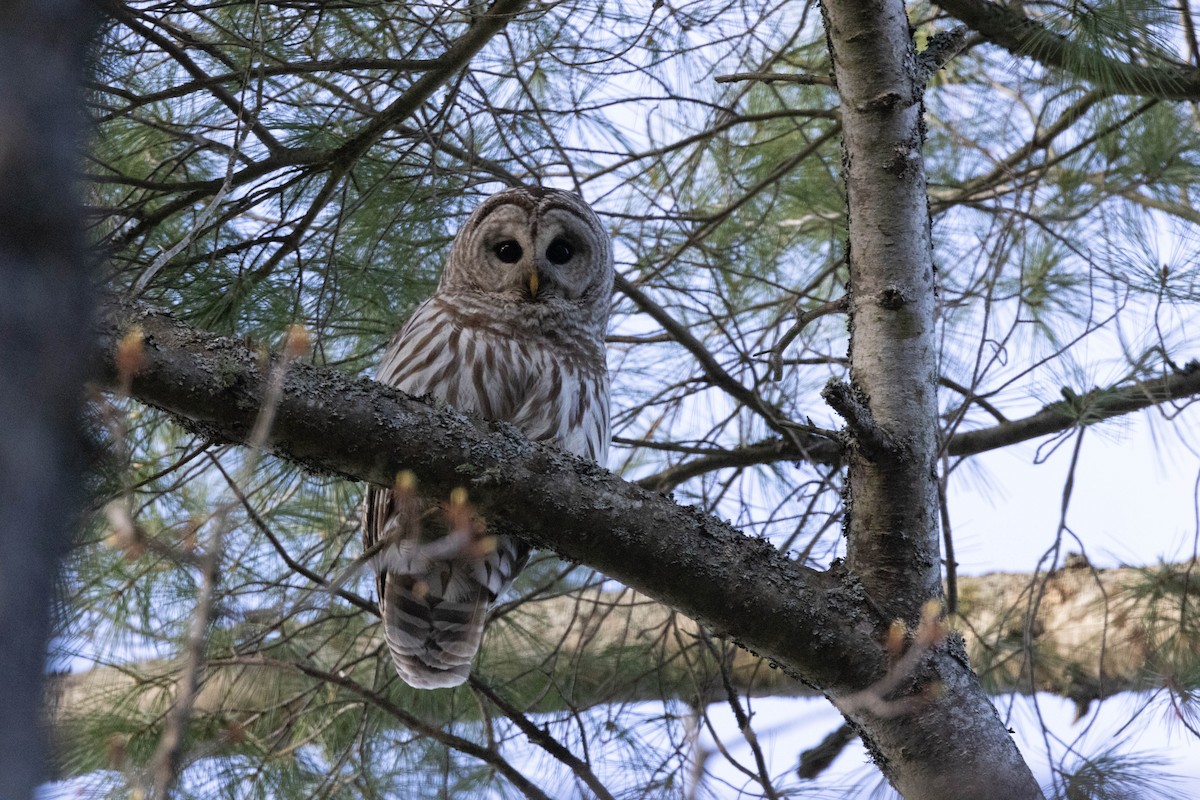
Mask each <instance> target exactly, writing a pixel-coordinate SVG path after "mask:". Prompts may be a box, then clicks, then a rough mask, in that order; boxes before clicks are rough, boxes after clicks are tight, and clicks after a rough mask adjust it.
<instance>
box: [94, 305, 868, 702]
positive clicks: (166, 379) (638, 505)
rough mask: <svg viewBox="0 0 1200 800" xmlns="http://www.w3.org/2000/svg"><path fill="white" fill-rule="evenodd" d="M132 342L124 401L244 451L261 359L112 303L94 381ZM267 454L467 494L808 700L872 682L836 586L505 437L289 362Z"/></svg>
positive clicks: (623, 485)
mask: <svg viewBox="0 0 1200 800" xmlns="http://www.w3.org/2000/svg"><path fill="white" fill-rule="evenodd" d="M135 328H136V329H137V330H138V331H139V332H140V336H141V337H142V342H143V344H142V353H141V357H140V359H139V360H140V361H141V368H140V371H138V372H137V374H136V376H135V377H133V379H132V382H131V383H130V386H129V389H130V391H131V393H132V395H133V396H134V397H136V398H138V399H139V400H142V401H143V402H146V403H148V404H150V405H153V406H157V407H159V408H162V409H164V410H166V411H168V412H171V413H172V414H174V415H176V417H177V418H179V419H180V421H181V422H183V423H184V424H185V425H187V426H189V427H191V428H193V429H194V430H197V431H199V432H201V433H203V434H205V435H207V436H209V437H211V438H212V439H214V440H215V441H232V442H245V441H246V439H247V437H248V435H249V432H250V429H251V426H252V425H253V423H254V420H255V419H256V417H257V415H258V410H259V409H260V408H261V407H262V405H263V401H264V396H265V393H266V387H267V383H268V374H269V371H270V369H271V363H270V362H271V360H270V359H269V358H268V357H267V356H266V355H265V351H260V350H259V349H258V348H256V347H253V346H250V345H248V344H247V343H246V342H244V341H240V340H232V339H227V338H223V337H218V336H213V335H211V334H206V333H201V332H198V331H195V330H192V329H189V328H187V327H186V326H183V325H180V324H179V323H177V322H175V321H173V320H171V319H170V318H169V317H166V316H164V315H161V314H154V313H151V312H149V311H146V310H144V309H139V308H136V307H132V306H121V305H110V306H109V307H108V312H107V315H106V318H105V319H104V320H103V321H102V322H101V324H100V335H99V337H98V339H97V342H96V343H97V350H96V352H95V356H96V357H95V358H94V359H93V363H94V365H95V368H96V372H95V375H94V377H95V378H96V379H97V380H98V381H99V382H101V383H103V384H105V385H107V386H114V387H115V386H117V385H119V384H120V383H121V377H120V374H119V370H118V367H117V363H116V354H117V350H118V345H119V343H120V342H121V340H122V339H124V338H125V336H126V335H127V334H128V333H129V332H130V331H132V330H133V329H135ZM268 447H269V449H270V450H271V451H272V452H274V453H276V454H278V455H281V456H283V457H286V458H289V459H291V460H293V461H296V462H298V463H299V464H301V465H302V466H305V467H306V468H308V469H310V470H315V471H319V472H333V473H336V474H339V475H342V476H345V477H349V478H354V479H357V480H366V481H370V482H373V483H376V484H378V485H381V486H389V485H391V483H392V482H393V480H394V479H395V476H396V475H397V473H398V472H400V471H401V470H412V471H413V472H414V473H415V474H416V475H417V476H418V478H419V479H420V487H421V490H422V491H423V492H426V493H428V494H429V495H430V496H434V497H445V496H447V495H448V494H449V492H450V491H451V490H452V489H454V488H456V487H460V486H461V487H465V488H467V490H468V494H469V498H470V501H471V502H472V503H473V504H474V505H475V506H476V507H477V508H478V509H479V511H480V512H481V513H482V514H483V515H484V516H485V517H487V519H488V520H489V524H490V525H491V526H492V528H493V529H494V530H497V531H504V530H513V531H519V532H520V533H521V534H522V535H524V536H526V538H528V539H529V540H530V541H532V542H533V543H534V544H536V545H539V546H541V547H545V548H549V549H551V550H554V551H555V552H557V553H559V554H560V555H562V556H563V557H564V558H567V559H569V560H574V561H580V562H583V563H586V564H588V565H590V566H593V567H595V568H596V569H598V570H601V571H602V572H604V573H605V574H607V575H609V576H611V577H613V578H616V579H617V580H620V581H622V582H623V583H625V584H627V585H629V586H632V587H634V588H637V589H639V590H641V591H643V592H645V593H646V594H648V595H650V596H651V597H654V598H655V599H657V600H659V601H661V602H664V603H666V604H668V605H670V606H671V607H673V608H675V609H677V610H679V611H681V612H683V613H684V614H686V615H688V616H690V617H692V618H694V619H696V620H698V621H700V622H702V623H704V624H706V625H708V626H710V627H711V628H713V629H714V630H716V631H718V632H720V633H723V634H729V635H730V636H732V637H734V638H735V639H736V640H737V641H738V642H739V643H741V644H743V645H744V646H746V647H747V648H749V649H750V650H753V651H756V652H758V653H761V654H762V655H764V656H769V657H770V658H772V659H774V660H775V661H777V662H778V663H779V664H781V665H783V666H785V667H786V668H787V669H790V670H791V671H792V672H793V674H795V675H797V676H799V677H803V678H804V679H805V680H807V681H809V682H811V683H813V684H815V685H817V686H820V687H833V686H843V687H846V688H855V689H857V688H862V687H863V686H866V685H868V684H869V683H870V682H871V681H872V680H874V679H875V678H876V677H877V676H878V675H880V674H881V672H882V668H883V652H882V650H881V648H880V645H879V642H878V639H877V638H876V635H877V634H876V633H875V630H876V628H877V626H878V624H879V622H880V620H879V619H878V618H876V617H875V616H874V612H873V610H872V609H871V607H870V606H869V605H866V604H864V603H863V599H862V594H861V589H860V588H859V587H858V586H857V585H856V584H855V582H854V581H853V580H850V579H848V578H847V577H846V576H845V574H844V573H842V572H828V573H824V572H819V571H817V570H813V569H810V568H808V567H804V566H801V565H798V564H796V563H795V562H793V561H790V560H789V559H788V558H787V557H786V556H785V555H784V554H781V553H779V552H778V551H777V550H776V549H775V548H774V547H773V546H772V545H771V544H770V543H769V542H766V541H764V540H760V539H752V538H748V537H746V536H744V535H743V534H742V533H740V532H739V531H737V530H736V529H734V528H733V527H732V526H730V525H729V524H728V523H727V522H723V521H721V520H718V519H716V518H714V517H710V516H707V515H705V514H703V513H702V512H700V511H698V510H696V509H694V508H688V507H681V506H678V505H676V504H675V503H674V502H673V501H672V500H671V499H670V498H668V497H665V496H663V495H661V494H658V493H655V492H651V491H648V490H645V489H642V488H640V487H638V486H635V485H633V484H630V483H627V482H625V481H623V480H621V479H620V478H617V477H616V476H614V475H612V474H611V473H609V472H607V471H605V470H603V469H601V468H600V467H598V466H596V465H595V464H593V463H589V462H586V461H584V460H582V459H580V458H577V457H575V456H571V455H568V454H566V453H564V452H562V451H560V450H557V449H555V448H551V447H546V446H542V445H538V444H535V443H533V442H530V441H529V440H527V439H525V438H524V437H523V436H522V435H521V434H520V433H519V432H517V431H516V429H514V428H513V427H511V426H509V425H506V424H504V423H492V422H484V421H482V420H478V419H474V418H470V417H467V416H465V415H463V414H460V413H458V412H456V411H454V410H452V409H447V408H443V409H434V408H431V407H430V406H429V405H428V404H426V403H424V402H421V401H420V400H417V399H414V398H411V397H409V396H407V395H405V394H404V393H403V392H401V391H399V390H397V389H394V388H391V387H387V386H383V385H382V384H379V383H376V382H375V381H370V380H365V379H358V380H355V379H351V378H348V377H346V376H344V375H341V374H340V373H337V372H335V371H333V370H328V369H318V368H314V367H311V366H308V365H305V364H294V365H293V366H292V367H291V368H290V370H289V371H288V373H287V375H286V378H285V380H284V382H283V388H282V391H281V393H280V399H279V402H278V405H277V407H276V411H275V423H274V425H273V427H272V432H271V439H270V442H269V444H268ZM547 521H552V524H547Z"/></svg>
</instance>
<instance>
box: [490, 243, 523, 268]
mask: <svg viewBox="0 0 1200 800" xmlns="http://www.w3.org/2000/svg"><path fill="white" fill-rule="evenodd" d="M492 252H493V253H495V254H496V258H498V259H500V260H501V261H503V262H504V263H505V264H515V263H517V262H518V261H520V260H521V256H522V255H523V254H524V251H523V250H522V249H521V245H519V244H517V243H516V241H514V240H513V239H505V240H504V241H503V242H500V243H499V244H497V245H496V246H495V247H493V248H492Z"/></svg>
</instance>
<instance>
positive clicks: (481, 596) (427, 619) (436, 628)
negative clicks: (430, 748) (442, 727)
mask: <svg viewBox="0 0 1200 800" xmlns="http://www.w3.org/2000/svg"><path fill="white" fill-rule="evenodd" d="M436 566H437V567H443V568H446V572H447V573H448V572H449V571H451V570H452V569H453V566H452V565H448V564H438V565H436ZM380 577H381V580H380V583H381V584H382V585H381V586H380V593H379V596H380V599H381V600H382V603H381V604H380V605H381V610H382V612H383V632H384V638H385V639H386V640H387V643H388V648H389V649H390V650H391V651H392V661H394V662H395V664H396V671H397V672H399V673H400V677H401V678H403V679H404V682H405V683H407V684H408V685H409V686H412V687H415V688H417V689H441V688H445V687H450V686H458V685H459V684H461V683H463V682H464V681H466V679H467V675H468V674H469V673H470V671H471V661H472V660H473V659H474V658H475V653H476V652H478V650H479V643H480V640H481V639H482V638H483V623H484V620H485V618H486V617H487V607H488V600H489V594H488V591H487V589H486V587H484V586H480V585H479V584H477V583H474V582H465V583H467V584H468V585H465V586H463V585H461V584H462V583H464V582H462V581H445V580H439V578H443V579H444V578H446V577H449V575H446V574H443V575H442V576H433V575H430V576H428V577H427V578H425V577H414V576H412V575H396V574H388V575H387V576H386V579H383V576H382V575H381V576H380ZM439 584H442V585H439ZM456 584H458V585H456ZM446 589H451V590H453V591H450V592H446V591H445V590H446Z"/></svg>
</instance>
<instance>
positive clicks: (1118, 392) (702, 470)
mask: <svg viewBox="0 0 1200 800" xmlns="http://www.w3.org/2000/svg"><path fill="white" fill-rule="evenodd" d="M943 385H947V386H950V387H951V388H954V389H955V390H959V391H961V390H964V389H965V387H960V386H959V385H958V384H953V385H951V384H950V383H944V384H943ZM1197 395H1200V364H1198V363H1197V362H1194V361H1193V362H1191V363H1189V364H1188V365H1186V366H1185V367H1184V368H1183V369H1182V370H1181V371H1179V372H1174V373H1170V374H1168V375H1166V376H1164V377H1162V378H1155V379H1152V380H1147V381H1138V382H1135V383H1130V384H1122V385H1119V386H1113V387H1111V388H1108V389H1099V390H1094V391H1092V392H1089V393H1087V394H1085V395H1082V396H1080V397H1078V398H1076V400H1075V405H1072V404H1071V403H1068V402H1066V401H1060V402H1057V403H1052V404H1050V405H1048V406H1046V407H1045V408H1043V409H1042V410H1041V411H1039V412H1037V413H1036V414H1033V415H1031V416H1028V417H1024V418H1022V419H1015V420H1004V421H1002V422H1000V423H999V424H997V425H993V426H991V427H988V428H980V429H978V430H973V431H962V432H959V433H956V434H954V435H953V436H952V437H950V440H949V442H948V444H947V450H946V452H947V453H948V454H949V455H952V456H973V455H978V454H979V453H986V452H989V451H991V450H999V449H1000V448H1002V447H1008V446H1009V445H1014V444H1020V443H1021V442H1027V441H1029V440H1031V439H1037V438H1038V437H1041V436H1049V435H1051V434H1055V433H1061V432H1062V431H1065V430H1069V429H1070V428H1072V427H1074V426H1076V425H1080V424H1082V425H1094V424H1096V423H1098V422H1103V421H1105V420H1108V419H1113V418H1115V417H1120V416H1124V415H1125V414H1132V413H1135V412H1137V411H1144V410H1146V409H1148V408H1153V407H1155V406H1158V405H1161V404H1163V403H1170V402H1174V401H1190V400H1191V399H1192V398H1194V397H1196V396H1197ZM968 397H969V401H970V402H973V403H976V404H978V405H980V406H981V407H984V406H983V403H985V402H986V400H983V395H976V394H968ZM1080 401H1083V402H1084V403H1085V404H1086V408H1085V409H1083V410H1081V409H1080V407H1079V405H1078V403H1079V402H1080ZM985 410H987V411H988V412H989V413H990V414H992V415H993V416H996V415H997V414H999V413H1000V412H999V411H998V410H997V409H995V408H992V407H985ZM842 457H843V456H842V450H841V447H840V446H838V445H837V444H836V443H835V442H832V441H826V442H822V443H820V444H819V445H816V446H813V447H810V448H807V449H806V450H804V451H803V452H801V451H800V450H798V449H796V447H795V446H794V445H793V444H792V443H791V442H789V441H787V440H786V439H783V438H779V437H773V438H771V439H766V440H764V441H761V442H756V443H754V444H750V445H746V446H745V447H738V448H733V449H730V450H725V451H722V452H718V453H710V454H706V455H702V456H699V457H697V458H693V459H689V460H687V461H683V462H680V463H679V464H675V465H674V466H671V467H668V468H667V469H664V470H662V471H661V472H658V473H655V474H654V475H649V476H647V477H645V478H642V479H640V480H639V481H638V485H640V486H644V487H646V488H647V489H654V490H655V491H659V492H668V491H671V490H672V489H674V488H675V487H676V486H678V485H679V484H681V483H683V482H684V481H687V480H690V479H691V478H695V477H697V476H699V475H704V474H706V473H709V472H713V471H715V470H719V469H727V468H731V467H752V466H756V465H759V464H776V463H779V462H781V461H810V462H812V463H814V464H829V465H833V464H839V463H841V461H842Z"/></svg>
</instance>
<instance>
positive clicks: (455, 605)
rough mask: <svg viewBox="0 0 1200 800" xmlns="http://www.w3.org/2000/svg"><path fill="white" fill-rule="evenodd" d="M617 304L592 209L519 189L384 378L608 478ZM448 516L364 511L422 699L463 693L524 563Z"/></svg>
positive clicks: (505, 545) (517, 545) (397, 633)
mask: <svg viewBox="0 0 1200 800" xmlns="http://www.w3.org/2000/svg"><path fill="white" fill-rule="evenodd" d="M612 290H613V259H612V248H611V245H610V243H609V239H608V236H607V234H606V233H605V231H604V228H603V227H602V226H601V224H600V220H599V219H598V218H597V217H596V215H595V213H594V212H593V211H592V209H591V208H590V207H588V205H587V204H586V203H585V202H584V201H583V200H581V199H580V198H579V197H577V196H576V195H573V194H569V193H567V192H561V191H556V190H553V189H543V188H538V187H521V188H515V189H508V190H506V191H503V192H500V193H498V194H496V195H493V196H492V197H489V198H488V199H487V200H485V201H484V202H483V204H482V205H480V206H479V208H477V209H476V210H475V212H474V213H473V214H472V215H471V217H470V218H469V219H468V220H467V222H466V224H465V225H464V226H463V228H462V229H461V230H460V231H459V232H458V235H457V236H456V237H455V239H454V243H453V245H452V246H451V248H450V256H449V260H448V261H447V263H446V268H445V270H444V271H443V273H442V278H441V282H440V283H439V284H438V288H437V291H436V292H434V294H433V296H432V297H431V298H430V299H429V300H427V301H425V303H424V304H423V305H421V306H420V307H419V308H418V309H417V310H416V312H415V313H414V314H413V316H412V318H411V319H409V320H408V322H407V323H406V324H405V325H404V327H403V328H401V330H400V332H399V333H398V334H397V335H396V338H395V339H393V341H392V343H391V345H390V346H389V347H388V349H387V352H386V353H385V355H384V357H383V360H382V361H381V363H380V365H379V369H378V372H377V374H376V378H377V379H378V380H380V381H383V382H384V383H389V384H392V385H394V386H398V387H399V388H401V389H403V390H405V391H406V392H408V393H410V394H414V395H424V394H430V395H433V396H435V397H439V398H441V399H443V400H445V401H446V402H447V403H449V404H450V405H452V406H454V407H456V408H458V409H459V410H461V411H466V412H469V413H475V414H478V415H480V416H483V417H486V418H489V419H496V420H504V421H507V422H510V423H512V424H513V425H515V426H516V427H517V428H519V429H520V430H521V431H523V432H524V433H525V435H527V436H528V437H529V438H530V439H534V440H536V441H542V442H550V443H553V444H555V445H557V446H558V447H561V448H563V449H564V450H567V451H569V452H572V453H576V454H578V455H582V456H586V457H587V458H590V459H594V460H595V461H597V462H599V463H601V464H603V463H604V462H605V460H606V457H607V453H608V439H609V410H608V374H607V369H606V367H605V360H604V333H605V328H606V326H607V322H608V311H609V303H610V300H611V298H612ZM452 511H453V509H450V508H447V506H446V504H445V503H443V504H441V505H440V506H439V505H436V504H432V503H431V502H429V501H424V502H422V501H419V500H417V499H416V498H415V496H412V495H410V493H408V492H406V491H405V490H403V489H401V488H396V489H394V490H387V489H379V488H371V489H370V490H369V491H368V493H367V498H366V503H365V508H364V515H363V543H364V546H365V547H366V548H367V549H368V550H371V549H372V548H375V550H377V551H378V554H377V555H376V556H375V557H374V560H373V563H374V565H375V569H376V576H377V577H376V585H377V588H378V591H379V610H380V612H381V614H382V616H383V629H384V636H385V638H386V640H387V643H388V647H389V649H390V650H391V653H392V660H393V661H394V662H395V665H396V669H397V671H398V672H399V673H400V677H402V678H403V679H404V680H405V681H406V682H407V683H408V684H410V685H411V686H414V687H417V688H429V689H432V688H438V687H447V686H457V685H459V684H461V683H463V682H464V681H465V680H466V679H467V674H468V673H469V672H470V669H471V661H472V659H473V658H474V656H475V653H476V651H478V649H479V643H480V639H481V638H482V636H483V625H484V620H485V617H486V615H487V612H488V609H489V607H490V606H491V605H492V604H493V603H495V601H496V598H498V597H499V596H500V595H501V593H503V592H504V590H505V589H506V588H508V586H509V585H510V584H511V583H512V581H513V578H514V577H515V576H516V574H517V573H518V572H519V571H520V570H521V568H522V567H523V566H524V565H525V562H526V560H527V559H528V556H529V547H528V545H526V544H525V543H524V542H523V541H521V540H519V539H516V538H513V537H510V536H497V537H495V539H494V540H492V539H482V538H479V537H478V536H477V535H476V536H474V537H468V540H467V541H463V539H462V537H461V536H458V535H457V534H456V535H451V534H452V533H453V531H452V530H451V529H452V528H454V527H455V525H454V524H453V523H452V522H450V521H449V519H450V518H451V517H453V516H454V514H453V513H452ZM459 533H461V531H460V532H459ZM477 533H478V531H476V534H477ZM493 541H494V544H493ZM481 543H483V546H480V544H481Z"/></svg>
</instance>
